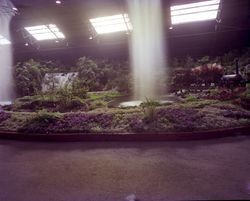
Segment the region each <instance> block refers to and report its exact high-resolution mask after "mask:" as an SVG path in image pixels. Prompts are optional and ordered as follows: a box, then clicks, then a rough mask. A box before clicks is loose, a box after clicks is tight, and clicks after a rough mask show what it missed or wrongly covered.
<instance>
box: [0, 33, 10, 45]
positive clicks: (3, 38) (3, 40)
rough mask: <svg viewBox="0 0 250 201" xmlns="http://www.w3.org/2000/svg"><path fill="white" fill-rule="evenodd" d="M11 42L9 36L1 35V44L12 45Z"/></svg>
mask: <svg viewBox="0 0 250 201" xmlns="http://www.w3.org/2000/svg"><path fill="white" fill-rule="evenodd" d="M10 44H11V42H10V41H9V40H8V39H7V38H5V37H3V36H2V35H0V45H10Z"/></svg>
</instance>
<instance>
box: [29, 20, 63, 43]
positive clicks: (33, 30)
mask: <svg viewBox="0 0 250 201" xmlns="http://www.w3.org/2000/svg"><path fill="white" fill-rule="evenodd" d="M25 30H27V31H28V32H29V33H30V34H31V35H32V36H33V37H34V38H35V39H36V40H39V41H41V40H54V39H64V38H65V36H64V34H63V33H62V32H61V31H60V30H59V29H58V27H57V26H56V25H54V24H49V25H39V26H33V27H25Z"/></svg>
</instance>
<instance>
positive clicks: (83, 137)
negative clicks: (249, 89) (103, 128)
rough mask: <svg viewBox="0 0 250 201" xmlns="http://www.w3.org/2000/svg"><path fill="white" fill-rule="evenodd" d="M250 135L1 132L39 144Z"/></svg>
mask: <svg viewBox="0 0 250 201" xmlns="http://www.w3.org/2000/svg"><path fill="white" fill-rule="evenodd" d="M238 135H250V126H244V127H236V128H227V129H215V130H210V131H195V132H172V133H140V134H139V133H130V134H129V133H127V134H124V133H98V134H97V133H87V134H84V133H82V134H79V133H71V134H67V133H65V134H63V133H60V134H56V133H55V134H24V133H17V132H9V131H0V139H6V140H19V141H38V142H78V141H86V142H91V141H92V142H94V141H97V142H98V141H102V142H105V141H106V142H112V141H121V142H126V141H142V142H143V141H144V142H153V141H190V140H208V139H216V138H224V137H229V136H238Z"/></svg>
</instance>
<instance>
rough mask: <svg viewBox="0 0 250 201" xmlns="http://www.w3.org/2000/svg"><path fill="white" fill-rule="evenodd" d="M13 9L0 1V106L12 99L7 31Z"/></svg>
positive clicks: (4, 0) (10, 4) (5, 0)
mask: <svg viewBox="0 0 250 201" xmlns="http://www.w3.org/2000/svg"><path fill="white" fill-rule="evenodd" d="M13 7H14V6H13V4H12V3H11V2H10V1H9V0H1V1H0V104H1V103H2V104H3V103H7V102H10V101H11V100H12V98H13V87H12V86H13V78H12V49H11V39H10V29H9V28H10V27H9V26H10V21H11V18H12V16H13Z"/></svg>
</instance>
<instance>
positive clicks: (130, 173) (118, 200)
mask: <svg viewBox="0 0 250 201" xmlns="http://www.w3.org/2000/svg"><path fill="white" fill-rule="evenodd" d="M130 194H135V195H136V196H137V197H138V198H139V200H141V201H144V200H145V201H166V200H173V199H174V200H194V199H195V200H201V199H206V200H212V199H235V200H237V199H250V138H249V137H248V138H247V137H236V138H226V139H219V140H210V141H196V142H160V143H155V142H154V143H142V142H141V143H140V142H136V143H117V142H116V143H114V142H112V143H90V142H89V143H35V142H14V141H0V200H1V201H123V200H124V198H125V197H126V196H128V195H130Z"/></svg>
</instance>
